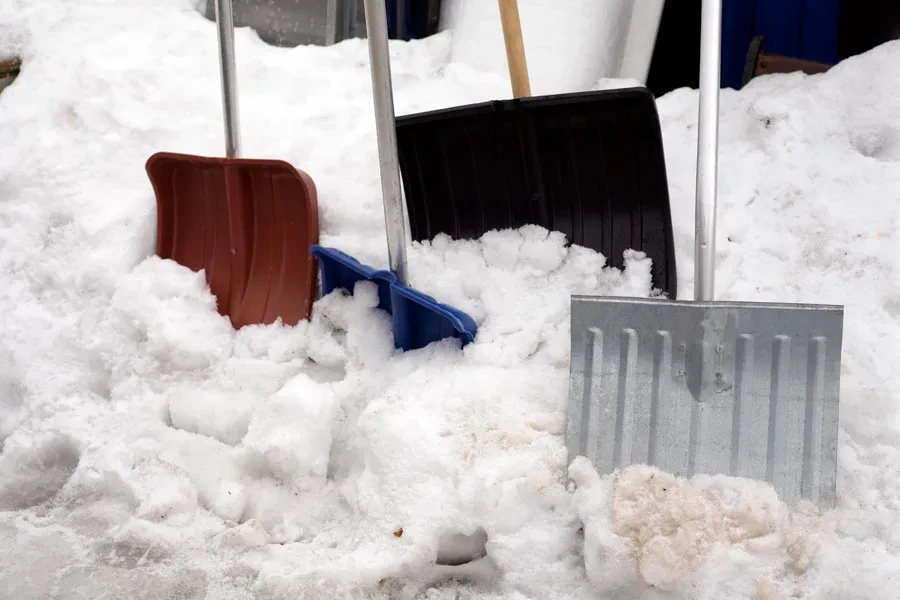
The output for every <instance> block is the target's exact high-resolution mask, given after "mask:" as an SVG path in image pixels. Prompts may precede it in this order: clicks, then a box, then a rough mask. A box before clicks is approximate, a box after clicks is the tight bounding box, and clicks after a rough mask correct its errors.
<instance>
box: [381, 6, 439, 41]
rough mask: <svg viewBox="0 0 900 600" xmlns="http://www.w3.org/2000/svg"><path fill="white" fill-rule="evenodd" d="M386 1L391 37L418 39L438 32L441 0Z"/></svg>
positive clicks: (389, 34)
mask: <svg viewBox="0 0 900 600" xmlns="http://www.w3.org/2000/svg"><path fill="white" fill-rule="evenodd" d="M385 3H386V4H385V8H386V9H387V19H388V36H389V37H390V38H391V39H399V40H417V39H421V38H425V37H428V36H429V35H434V34H435V33H437V32H438V28H439V26H440V19H441V0H385ZM398 23H400V28H399V30H398V28H397V24H398Z"/></svg>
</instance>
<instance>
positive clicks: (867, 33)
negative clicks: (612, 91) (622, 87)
mask: <svg viewBox="0 0 900 600" xmlns="http://www.w3.org/2000/svg"><path fill="white" fill-rule="evenodd" d="M798 2H799V0H726V2H724V3H723V27H722V31H723V40H722V86H723V87H735V88H739V87H741V85H742V84H743V81H744V70H745V69H744V67H745V61H746V57H747V52H748V50H749V49H750V46H751V44H752V40H753V38H754V37H756V36H765V39H766V46H767V52H769V53H771V54H776V55H779V56H784V57H791V58H798V59H803V60H810V61H815V62H819V63H823V64H835V63H837V62H839V61H841V60H843V59H845V58H847V57H849V56H854V55H857V54H862V53H864V52H867V51H869V50H871V49H872V48H875V47H876V46H879V45H881V44H883V43H885V42H887V41H890V40H894V39H900V0H842V1H840V2H838V1H837V0H808V1H806V2H805V3H802V2H801V3H799V4H798ZM800 4H802V6H801V5H800ZM699 58H700V0H677V2H676V1H675V0H672V1H671V2H666V3H665V7H664V8H663V15H662V20H661V22H660V27H659V34H658V36H657V41H656V48H655V50H654V52H653V61H652V63H651V65H650V73H649V77H648V80H647V87H649V88H650V89H651V90H652V91H653V93H654V95H655V96H656V97H657V98H658V97H660V96H662V95H664V94H667V93H668V92H670V91H672V90H675V89H677V88H680V87H691V88H694V89H696V88H697V86H698V85H699V70H698V61H699Z"/></svg>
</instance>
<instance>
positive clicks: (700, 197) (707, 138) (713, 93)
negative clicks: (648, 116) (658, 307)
mask: <svg viewBox="0 0 900 600" xmlns="http://www.w3.org/2000/svg"><path fill="white" fill-rule="evenodd" d="M702 10H703V12H702V17H701V27H700V108H699V115H698V121H699V125H698V133H697V198H696V209H695V210H696V213H695V221H694V223H695V237H694V300H697V301H701V300H702V301H706V300H713V299H714V297H715V291H716V290H715V288H716V265H715V261H716V186H717V184H718V167H719V164H718V162H719V66H720V62H721V57H720V55H721V44H722V0H703V7H702Z"/></svg>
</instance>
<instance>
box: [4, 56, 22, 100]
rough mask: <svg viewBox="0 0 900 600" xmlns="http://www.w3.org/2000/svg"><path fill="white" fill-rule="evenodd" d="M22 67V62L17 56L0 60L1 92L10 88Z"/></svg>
mask: <svg viewBox="0 0 900 600" xmlns="http://www.w3.org/2000/svg"><path fill="white" fill-rule="evenodd" d="M21 67H22V60H21V59H19V58H18V57H15V56H14V57H12V58H7V59H4V60H0V92H2V91H3V90H4V89H6V88H7V87H9V85H10V84H11V83H12V82H13V81H14V80H15V79H16V77H18V75H19V70H20V69H21Z"/></svg>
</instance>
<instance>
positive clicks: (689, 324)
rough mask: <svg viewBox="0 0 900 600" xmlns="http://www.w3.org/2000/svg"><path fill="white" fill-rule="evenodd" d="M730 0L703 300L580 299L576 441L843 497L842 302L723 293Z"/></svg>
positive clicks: (707, 168)
mask: <svg viewBox="0 0 900 600" xmlns="http://www.w3.org/2000/svg"><path fill="white" fill-rule="evenodd" d="M721 10H722V7H721V0H703V13H702V14H703V17H702V19H703V21H702V30H701V31H702V32H701V64H700V109H699V122H700V123H699V133H698V150H697V197H696V240H695V246H694V257H695V258H694V260H695V263H694V273H695V280H694V297H695V301H694V302H690V301H672V300H664V299H647V298H621V297H619V298H601V297H592V296H573V297H572V316H571V328H572V329H571V331H572V339H571V365H570V394H569V406H568V426H567V431H566V445H567V448H568V451H569V460H572V459H574V458H575V457H576V456H579V455H580V456H585V457H587V458H588V459H589V460H590V461H591V462H592V463H593V464H594V466H595V468H596V469H597V471H598V472H599V473H600V474H601V475H602V474H606V473H610V472H612V471H613V470H615V469H618V468H622V467H626V466H628V465H634V464H647V465H652V466H656V467H659V468H661V469H663V470H664V471H667V472H669V473H673V474H675V475H678V476H685V477H690V476H692V475H694V474H698V473H704V474H724V475H730V476H738V477H747V478H752V479H759V480H763V481H766V482H769V483H770V484H771V485H772V486H773V487H774V489H775V490H776V491H777V493H778V494H779V496H780V497H781V499H782V500H783V501H784V502H786V503H788V504H793V503H795V502H797V501H799V500H808V501H810V502H813V503H815V504H818V505H819V506H821V507H823V508H830V507H832V506H834V504H835V502H836V475H837V442H838V402H839V388H840V371H841V344H842V334H843V307H841V306H825V305H810V304H776V303H751V302H723V301H714V300H713V295H714V294H713V292H714V279H715V278H714V275H715V271H714V259H715V234H716V183H717V169H718V164H717V161H718V158H717V153H718V118H719V117H718V94H719V61H720V52H719V45H720V43H721V42H720V39H721V38H720V36H721Z"/></svg>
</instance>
